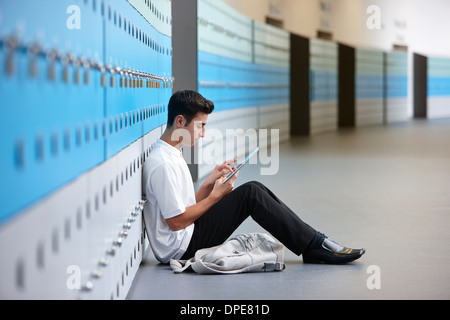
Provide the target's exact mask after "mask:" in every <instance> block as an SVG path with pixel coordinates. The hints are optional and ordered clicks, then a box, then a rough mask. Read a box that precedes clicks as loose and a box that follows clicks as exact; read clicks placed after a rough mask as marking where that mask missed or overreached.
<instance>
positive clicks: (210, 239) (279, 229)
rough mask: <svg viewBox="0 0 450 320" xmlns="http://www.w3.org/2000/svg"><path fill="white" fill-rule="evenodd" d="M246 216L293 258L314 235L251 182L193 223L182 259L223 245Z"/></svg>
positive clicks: (279, 201)
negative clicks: (293, 254)
mask: <svg viewBox="0 0 450 320" xmlns="http://www.w3.org/2000/svg"><path fill="white" fill-rule="evenodd" d="M249 216H251V217H252V218H253V220H255V221H256V222H257V223H258V224H259V225H260V226H261V227H263V228H264V229H265V230H266V231H268V232H269V233H270V234H271V235H272V236H273V237H275V238H276V239H278V241H280V242H281V243H283V244H284V245H285V246H286V247H287V248H288V249H289V250H291V251H292V252H294V253H295V254H297V255H301V254H302V253H303V252H304V251H305V249H306V248H307V247H308V245H309V243H310V242H311V240H312V239H313V238H314V236H315V234H316V230H314V229H313V228H312V227H310V226H309V225H308V224H306V223H304V222H303V221H302V220H301V219H300V218H299V217H298V216H297V215H296V214H295V213H294V212H292V210H291V209H289V208H288V207H287V206H286V205H285V204H284V203H283V202H282V201H281V200H280V199H278V198H277V196H275V195H274V194H273V193H272V191H270V190H269V189H268V188H267V187H266V186H264V185H263V184H261V183H259V182H254V181H253V182H249V183H246V184H244V185H242V186H240V187H238V188H236V189H235V190H234V191H233V192H231V193H229V194H227V195H226V196H225V197H223V198H222V200H220V201H219V202H218V203H216V204H215V205H214V206H213V207H211V209H209V210H208V211H207V212H206V213H205V214H204V215H203V216H201V217H200V218H199V219H198V220H197V221H195V228H194V234H193V235H192V239H191V242H190V244H189V247H188V249H187V251H186V253H185V254H184V255H183V257H182V259H183V260H187V259H190V258H192V257H193V256H194V255H195V252H197V250H199V249H204V248H210V247H214V246H217V245H220V244H222V243H224V242H225V241H226V240H227V239H228V238H229V237H230V236H231V235H232V233H233V232H234V231H235V230H236V229H237V228H238V227H239V226H240V225H241V223H242V222H244V220H245V219H247V218H248V217H249Z"/></svg>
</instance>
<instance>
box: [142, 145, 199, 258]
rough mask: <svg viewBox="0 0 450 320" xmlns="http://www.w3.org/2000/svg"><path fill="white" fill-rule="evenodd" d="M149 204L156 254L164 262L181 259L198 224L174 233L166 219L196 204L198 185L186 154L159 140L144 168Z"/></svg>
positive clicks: (147, 218) (149, 226)
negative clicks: (193, 179) (196, 186)
mask: <svg viewBox="0 0 450 320" xmlns="http://www.w3.org/2000/svg"><path fill="white" fill-rule="evenodd" d="M143 179H144V180H143V184H144V186H143V187H144V188H145V195H146V197H147V202H146V203H145V205H144V222H145V226H146V228H147V235H148V238H149V241H150V245H151V248H152V250H153V253H154V255H155V257H156V259H158V260H159V261H160V262H162V263H169V262H170V259H180V258H181V257H182V256H183V254H184V253H185V252H186V250H187V248H188V246H189V242H190V241H191V238H192V233H193V232H194V224H191V225H190V226H188V227H186V228H185V229H183V230H180V231H172V230H171V229H170V227H169V226H168V224H167V222H166V219H170V218H173V217H176V216H178V215H180V214H182V213H184V212H185V211H186V208H187V207H190V206H192V205H194V204H195V203H196V200H195V190H194V183H193V182H192V176H191V173H190V171H189V168H188V166H187V164H186V161H185V160H184V158H183V156H182V153H181V152H180V151H179V150H178V149H177V148H175V147H172V146H171V145H169V144H168V143H166V142H164V141H162V140H161V139H158V140H157V142H156V144H155V146H154V148H153V149H152V151H151V152H150V155H149V157H148V158H147V160H146V161H145V164H144V177H143Z"/></svg>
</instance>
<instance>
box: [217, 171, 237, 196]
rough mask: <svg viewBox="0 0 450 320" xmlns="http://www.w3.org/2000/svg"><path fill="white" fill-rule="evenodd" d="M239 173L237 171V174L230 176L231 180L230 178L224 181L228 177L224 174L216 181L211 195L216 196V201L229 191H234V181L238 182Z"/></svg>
mask: <svg viewBox="0 0 450 320" xmlns="http://www.w3.org/2000/svg"><path fill="white" fill-rule="evenodd" d="M238 175H239V172H236V174H235V175H234V176H232V177H231V178H230V180H228V181H227V182H226V183H223V182H224V181H225V180H226V179H227V176H226V175H223V176H222V177H220V178H219V179H217V180H216V182H215V183H214V188H213V190H212V192H211V197H214V199H215V200H216V201H219V200H220V199H222V198H223V197H224V196H226V195H227V194H228V193H230V192H231V191H233V189H234V183H235V182H236V179H237V176H238Z"/></svg>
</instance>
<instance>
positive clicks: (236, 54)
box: [198, 0, 290, 111]
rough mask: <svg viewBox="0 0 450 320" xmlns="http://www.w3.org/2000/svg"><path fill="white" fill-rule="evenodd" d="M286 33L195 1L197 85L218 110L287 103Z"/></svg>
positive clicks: (219, 6)
mask: <svg viewBox="0 0 450 320" xmlns="http://www.w3.org/2000/svg"><path fill="white" fill-rule="evenodd" d="M289 46H290V40H289V33H288V32H286V31H283V30H280V29H277V28H274V27H271V26H268V25H265V24H262V23H259V22H257V21H254V20H252V19H250V18H248V17H246V16H244V15H242V14H241V13H239V12H237V11H235V10H234V9H232V8H231V7H229V6H228V5H226V4H225V3H223V2H221V1H212V0H199V1H198V88H199V92H200V93H202V94H203V95H205V96H206V97H208V99H210V100H212V101H214V104H215V105H216V108H217V110H218V111H224V110H231V109H239V108H247V107H256V106H266V105H280V104H286V103H289V76H290V73H289V71H290V68H289V65H290V53H289Z"/></svg>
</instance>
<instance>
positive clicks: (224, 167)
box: [205, 159, 237, 185]
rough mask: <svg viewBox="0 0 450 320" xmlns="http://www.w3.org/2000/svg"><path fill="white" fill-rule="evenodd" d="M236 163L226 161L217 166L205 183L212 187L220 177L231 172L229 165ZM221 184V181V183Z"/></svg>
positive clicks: (234, 160) (232, 160)
mask: <svg viewBox="0 0 450 320" xmlns="http://www.w3.org/2000/svg"><path fill="white" fill-rule="evenodd" d="M236 161H237V159H231V160H227V161H225V162H224V163H222V164H219V165H217V166H216V167H215V168H214V170H213V172H211V174H210V175H209V177H208V179H206V181H205V182H206V183H207V184H209V185H214V184H215V183H216V181H217V179H219V178H220V177H222V176H224V175H226V174H229V173H230V172H233V168H232V167H230V164H233V163H235V162H236ZM222 182H223V181H222Z"/></svg>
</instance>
